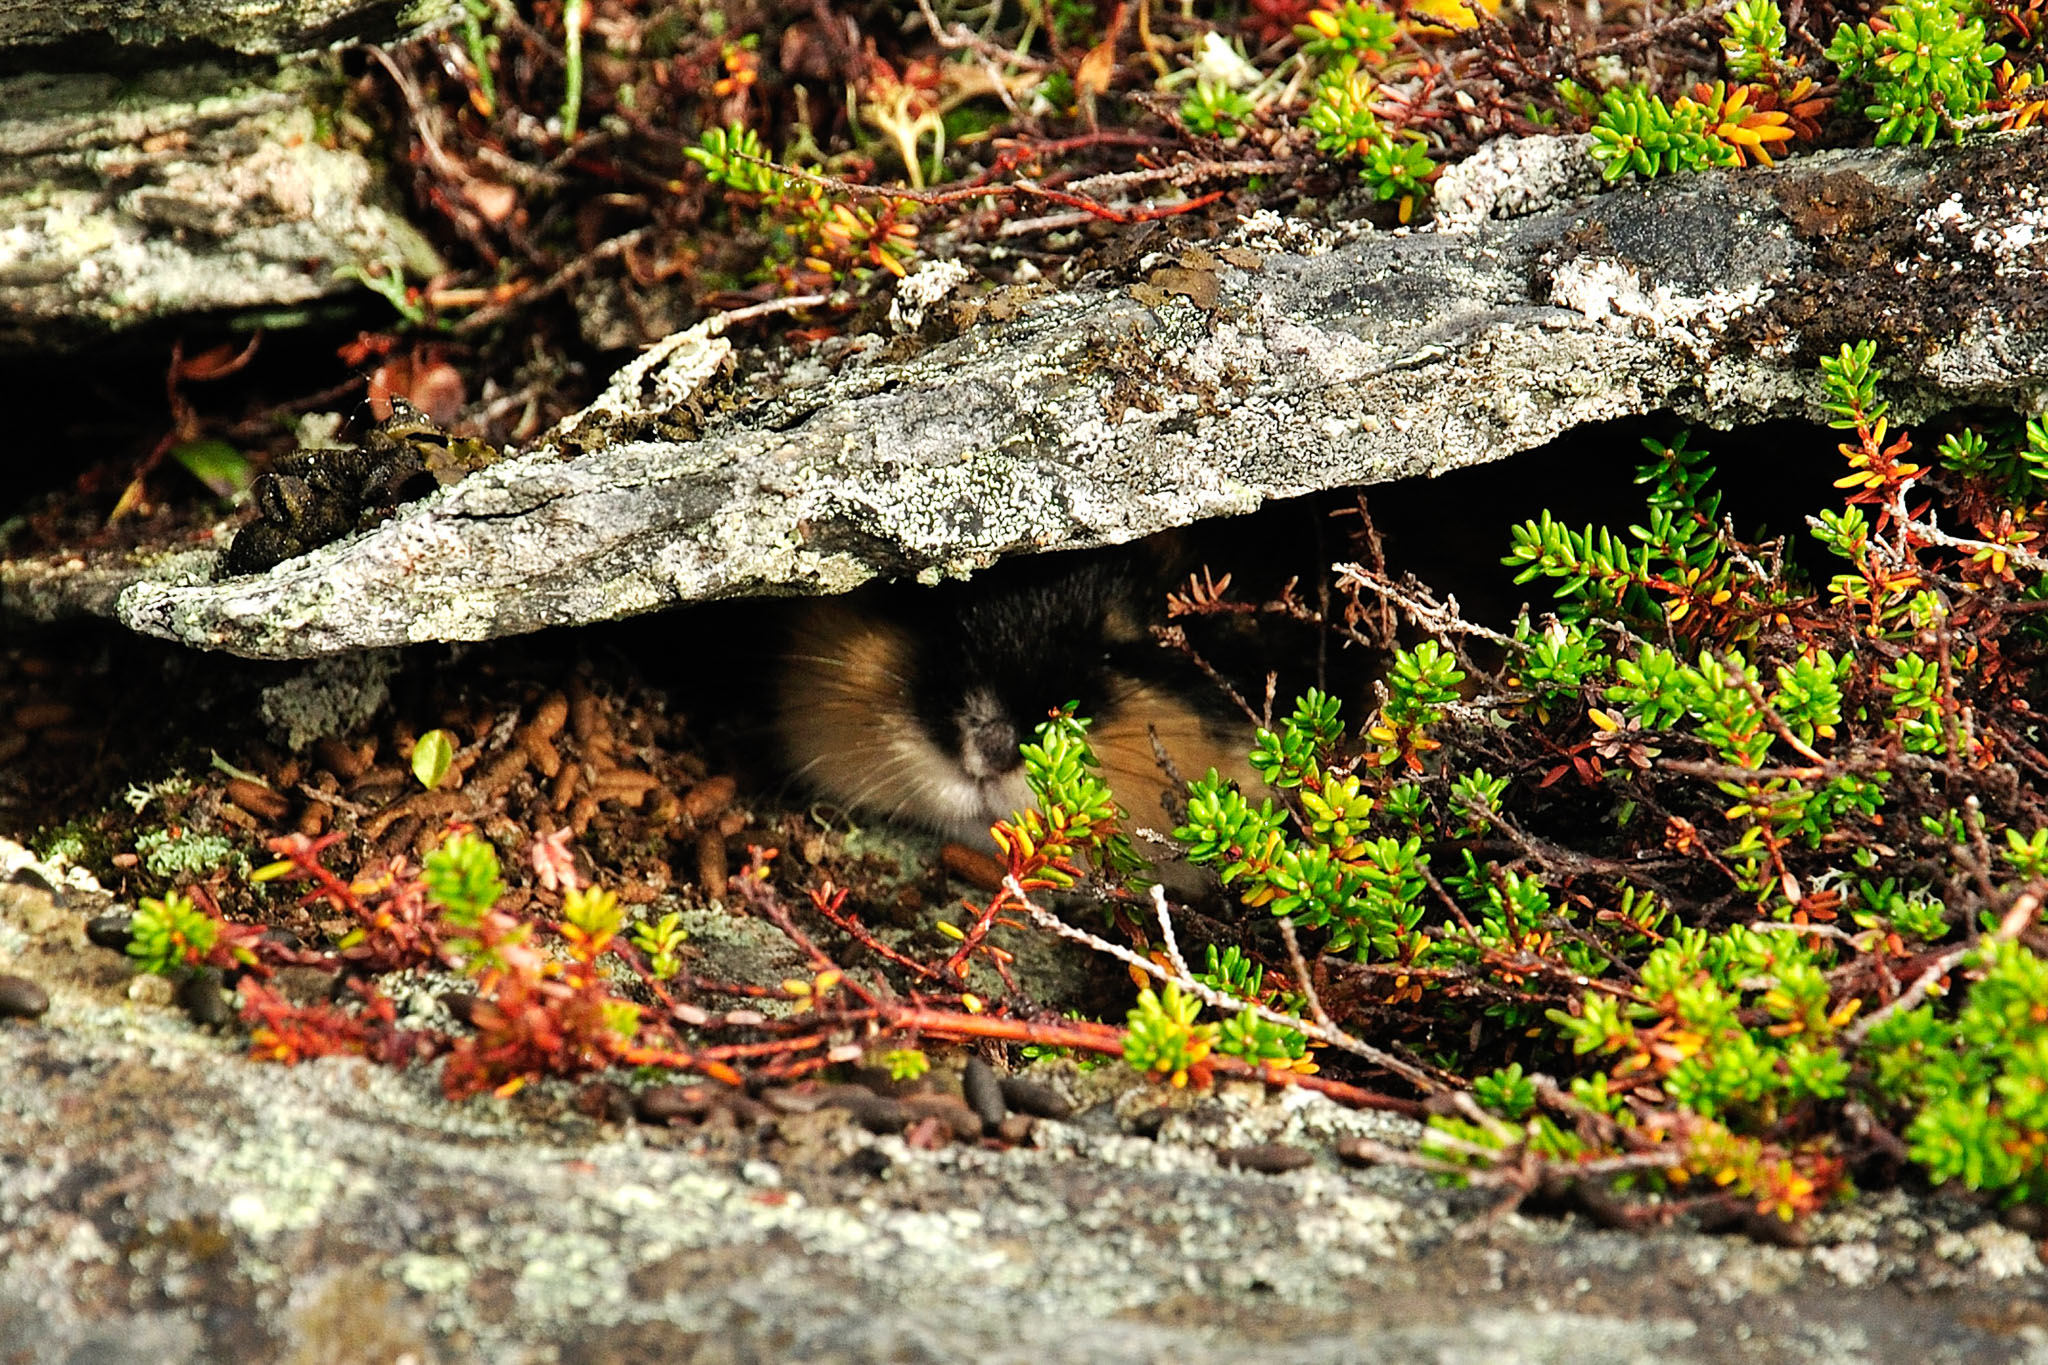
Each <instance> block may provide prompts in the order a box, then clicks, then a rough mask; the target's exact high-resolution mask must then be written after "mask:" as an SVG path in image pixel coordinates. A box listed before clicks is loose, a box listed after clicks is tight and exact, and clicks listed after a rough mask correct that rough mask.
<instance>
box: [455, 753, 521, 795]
mask: <svg viewBox="0 0 2048 1365" xmlns="http://www.w3.org/2000/svg"><path fill="white" fill-rule="evenodd" d="M531 761H532V760H531V757H530V756H529V755H528V754H527V752H526V750H524V749H522V748H519V747H517V746H514V747H513V748H511V749H508V750H506V751H505V752H504V753H502V754H499V755H498V756H497V757H496V758H494V759H492V760H491V761H490V764H489V766H488V767H486V768H485V769H484V770H483V771H482V772H481V773H479V774H477V779H476V781H474V782H472V783H470V784H469V786H470V790H471V791H473V792H475V793H476V794H477V796H478V797H488V796H496V795H497V794H498V793H499V792H501V791H503V790H505V788H507V787H509V786H511V785H512V780H513V779H514V778H516V777H518V776H519V774H521V773H523V772H525V771H526V765H527V764H528V763H529V762H531Z"/></svg>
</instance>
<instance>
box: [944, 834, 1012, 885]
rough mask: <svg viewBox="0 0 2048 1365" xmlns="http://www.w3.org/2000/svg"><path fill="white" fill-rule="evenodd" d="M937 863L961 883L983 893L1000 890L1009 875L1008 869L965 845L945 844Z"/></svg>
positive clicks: (978, 850)
mask: <svg viewBox="0 0 2048 1365" xmlns="http://www.w3.org/2000/svg"><path fill="white" fill-rule="evenodd" d="M939 862H940V863H941V864H942V865H943V866H944V867H945V869H946V871H948V872H950V873H952V874H953V875H954V876H956V877H958V878H959V879H960V880H961V881H963V882H966V883H967V884H969V885H970V886H976V887H979V888H981V889H982V890H983V891H1000V890H1002V889H1003V878H1004V877H1006V876H1008V875H1009V869H1008V868H1006V867H1004V866H1003V865H1002V864H1001V863H999V862H997V861H996V860H995V859H994V858H991V857H990V856H989V855H988V854H986V853H983V852H982V851H981V850H980V849H974V848H969V847H967V845H965V844H947V845H946V846H945V847H944V848H942V849H940V850H939Z"/></svg>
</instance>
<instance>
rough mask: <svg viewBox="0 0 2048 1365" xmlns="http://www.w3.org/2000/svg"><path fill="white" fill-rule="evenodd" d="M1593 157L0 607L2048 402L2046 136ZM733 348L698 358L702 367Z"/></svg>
mask: <svg viewBox="0 0 2048 1365" xmlns="http://www.w3.org/2000/svg"><path fill="white" fill-rule="evenodd" d="M1578 155H1580V149H1579V148H1578V147H1577V146H1576V145H1575V144H1574V143H1573V142H1571V141H1570V140H1555V141H1554V145H1552V146H1548V147H1532V146H1529V145H1527V144H1522V145H1511V146H1509V147H1505V148H1502V149H1499V150H1496V151H1493V152H1491V153H1482V158H1481V159H1476V160H1475V163H1469V164H1468V165H1467V166H1465V167H1459V168H1455V170H1454V172H1453V173H1452V174H1451V175H1448V176H1447V177H1446V179H1447V180H1448V181H1449V182H1450V183H1449V184H1448V185H1447V186H1446V187H1445V188H1444V191H1443V193H1444V199H1445V203H1446V205H1447V207H1448V209H1449V210H1450V212H1449V214H1448V215H1447V221H1446V224H1445V226H1444V227H1442V228H1441V229H1439V230H1424V231H1414V232H1394V233H1387V232H1376V231H1372V230H1369V229H1364V230H1360V231H1359V232H1356V233H1352V234H1345V233H1333V232H1330V231H1327V230H1323V229H1319V228H1311V227H1308V226H1306V225H1303V224H1297V223H1290V222H1284V221H1281V220H1278V219H1275V218H1272V217H1270V216H1264V217H1260V218H1255V219H1253V220H1250V221H1249V222H1247V223H1246V224H1245V225H1244V226H1243V227H1242V228H1241V229H1240V230H1239V231H1238V232H1237V233H1235V234H1234V235H1233V236H1232V238H1231V239H1230V240H1228V241H1227V242H1221V243H1214V244H1208V245H1204V246H1188V245H1185V244H1181V245H1177V246H1173V247H1172V248H1170V249H1169V250H1166V251H1162V252H1156V253H1154V254H1153V255H1151V256H1149V257H1146V258H1145V259H1143V260H1141V261H1140V262H1139V263H1138V265H1137V266H1136V267H1135V269H1133V270H1131V271H1128V272H1125V273H1124V274H1123V275H1121V276H1119V275H1116V274H1114V273H1113V272H1109V271H1103V272H1098V273H1097V274H1095V275H1093V276H1090V277H1089V278H1088V279H1086V280H1084V281H1083V282H1082V283H1081V284H1079V285H1078V286H1076V287H1075V288H1073V289H1071V290H1068V291H1065V292H1043V291H1041V292H1033V291H1029V290H1022V289H1018V290H1009V291H1004V292H1001V293H998V294H995V295H993V296H988V297H984V298H981V299H979V300H977V301H975V302H973V303H970V304H956V305H954V306H953V312H952V317H951V320H952V324H953V326H954V327H955V328H957V329H958V332H957V335H953V336H951V337H950V338H948V339H945V340H940V341H931V342H927V341H921V340H918V339H910V338H906V339H900V340H898V341H896V342H894V343H886V344H885V343H884V342H882V341H880V340H876V341H875V342H874V344H873V346H872V348H871V349H870V351H868V352H867V353H864V354H863V355H861V356H859V357H857V358H855V359H854V360H851V361H849V362H847V363H845V364H843V365H841V366H840V367H839V369H838V370H837V371H836V372H835V373H833V374H830V375H829V376H827V375H824V374H822V373H820V374H817V375H815V376H804V375H802V374H800V373H799V372H797V371H794V370H787V371H784V372H783V373H781V374H780V375H779V377H777V378H776V379H775V380H774V381H773V382H768V381H765V380H764V381H761V382H753V381H750V380H747V379H744V378H742V379H740V380H738V381H734V380H731V379H723V380H721V379H719V378H714V379H713V380H712V382H711V385H710V387H709V388H708V389H706V390H704V391H701V392H699V393H697V394H696V395H695V396H694V397H692V398H691V399H690V400H689V401H690V403H691V404H693V405H694V406H693V407H692V408H691V410H690V412H689V413H688V414H686V415H685V416H686V418H687V420H683V419H682V418H679V415H678V410H677V409H676V406H675V398H676V395H677V394H679V393H683V392H687V391H688V389H689V385H688V384H678V383H673V382H671V383H664V382H663V378H662V374H661V372H660V371H659V370H658V369H657V370H655V371H654V372H652V373H650V374H649V375H647V376H646V378H647V379H648V381H649V383H648V387H649V388H650V389H651V390H652V392H653V394H654V397H653V398H652V399H651V400H650V399H647V398H646V397H645V396H644V395H639V394H638V393H637V391H636V394H635V395H629V397H633V398H634V399H635V402H633V403H627V404H625V405H624V406H619V405H613V407H612V408H610V409H608V410H607V411H606V412H605V413H604V414H602V415H601V416H600V417H596V418H593V419H591V420H586V421H585V422H583V423H582V425H581V426H580V427H578V428H576V430H575V436H574V439H573V440H568V439H564V440H561V441H558V442H557V443H556V444H554V445H551V446H549V447H547V448H544V449H540V450H537V451H534V452H531V453H529V454H527V455H524V456H522V457H520V458H517V459H513V460H510V461H507V462H505V463H503V464H501V465H498V466H495V467H493V468H490V469H487V470H485V471H483V472H481V473H479V474H477V475H474V476H472V477H471V478H469V479H468V480H466V481H465V482H463V483H462V484H460V485H458V486H456V487H454V488H452V489H449V490H445V491H444V492H442V493H440V494H437V495H435V496H433V497H430V498H428V499H425V500H423V501H421V502H419V503H416V504H413V505H411V506H409V507H407V508H406V509H404V510H403V511H402V512H401V513H400V514H399V515H398V516H396V517H395V518H394V519H392V520H391V521H389V522H386V523H385V524H384V525H382V526H381V527H379V528H377V529H375V530H372V531H370V532H367V533H365V534H363V535H360V536H358V537H356V538H354V539H351V540H349V541H346V542H342V543H339V544H336V545H332V546H329V547H326V548H324V549H322V550H319V551H316V552H314V553H312V554H310V555H307V556H304V557H302V558H300V559H297V560H292V561H289V562H287V563H285V564H283V565H280V566H279V567H278V568H277V569H275V570H273V571H272V572H270V573H268V574H266V575H262V576H258V577H252V578H247V579H240V580H235V581H229V582H223V583H218V584H215V583H208V582H206V581H204V572H205V567H206V564H205V561H204V560H203V559H202V558H201V557H199V556H192V555H188V556H185V557H183V558H181V559H178V560H174V561H171V562H168V563H163V564H159V565H156V566H154V567H148V566H140V565H132V564H131V565H122V566H114V567H112V568H109V567H108V566H105V565H89V564H85V563H73V564H70V565H65V566H55V567H53V566H48V565H14V566H10V567H8V568H7V570H6V572H5V573H4V575H0V606H11V607H12V608H13V609H14V610H15V611H16V612H18V613H21V614H28V615H39V616H48V615H52V614H60V613H63V612H65V611H68V610H81V609H101V610H111V611H112V613H113V614H115V615H116V616H118V618H119V619H120V620H122V621H124V622H125V623H127V624H128V625H130V626H131V627H133V628H135V629H138V630H143V631H148V632H151V633H155V634H159V635H164V636H167V637H170V638H173V639H177V640H182V641H185V642H188V643H191V644H194V645H199V646H203V647H206V648H213V649H226V650H232V651H234V652H237V653H241V654H246V655H251V656H256V657H275V658H294V657H310V656H314V655H320V654H327V653H335V652H339V651H344V650H350V649H360V648H366V647H375V646H386V645H397V644H406V643H412V642H418V641H427V640H473V639H481V638H488V637H492V636H498V635H506V634H515V633H519V632H525V631H532V630H538V629H541V628H543V627H547V626H554V625H564V624H575V623H580V622H588V621H593V620H601V619H608V618H614V617H621V616H627V615H631V614H634V613H638V612H646V611H652V610H656V609H658V608H661V607H665V606H669V605H672V604H675V603H680V602H688V601H693V600H700V599H706V598H718V597H727V596H734V595H741V594H750V593H814V592H836V591H842V590H845V589H847V588H850V587H852V586H854V585H856V584H858V583H860V582H861V581H863V580H865V579H868V578H870V577H873V576H876V575H886V576H897V577H901V576H910V575H919V574H923V575H927V576H930V575H934V574H940V573H964V572H970V571H972V570H973V569H975V568H978V567H982V566H985V565H987V564H988V563H990V562H992V561H993V560H995V559H996V558H998V557H1000V556H1003V555H1006V554H1011V553H1016V552H1019V551H1029V550H1039V549H1053V548H1061V547H1068V546H1087V545H1098V544H1103V543H1110V542H1119V541H1124V540H1128V539H1132V538H1134V537H1138V536H1142V535H1145V534H1148V533H1150V532H1154V531H1158V530H1161V529H1163V528H1166V527H1170V526H1176V525H1184V524H1187V523H1189V522H1192V521H1195V520H1198V519H1201V518H1205V517H1211V516H1216V515H1219V514H1226V513H1235V512H1243V511H1247V510H1249V509H1251V508H1253V507H1256V506H1257V505H1258V504H1259V503H1260V502H1261V501H1263V500H1265V499H1268V498H1278V497H1287V496H1290V495H1295V494H1300V493H1305V492H1309V491H1313V490H1318V489H1327V488H1333V487H1342V486H1346V485H1353V484H1363V483H1372V482H1377V481H1381V480H1387V479H1395V478H1402V477H1408V476H1412V475H1427V474H1436V473H1441V472H1443V471H1445V470H1449V469H1453V468H1457V467H1459V466H1463V465H1470V464H1474V463H1478V462H1482V461H1486V460H1492V459H1499V458H1502V457H1505V456H1508V455H1511V454H1514V453H1516V452H1518V451H1522V450H1527V449H1530V448H1533V447H1535V446H1538V445H1541V444H1543V443H1545V442H1547V441H1549V440H1551V439H1553V438H1554V437H1556V436H1558V435H1559V434H1561V433H1563V432H1566V431H1569V430H1571V429H1572V428H1574V427H1576V426H1580V425H1582V424H1585V423H1589V422H1598V421H1604V420H1609V419H1613V418H1620V417H1627V416H1632V415H1637V414H1643V413H1649V412H1654V411H1658V410H1664V409H1669V410H1673V411H1676V412H1677V413H1678V414H1680V415H1681V416H1682V417H1684V418H1685V419H1687V420H1690V421H1698V422H1705V423H1709V424H1713V425H1716V426H1722V427H1727V426H1733V425H1737V424H1740V423H1745V422H1752V421H1757V420H1759V419H1763V418H1769V417H1782V416H1795V415H1807V416H1812V415H1817V413H1818V408H1817V402H1816V400H1817V396H1818V393H1819V386H1818V382H1817V376H1816V373H1815V366H1814V359H1815V357H1816V355H1817V354H1819V353H1820V352H1822V351H1824V350H1832V349H1834V348H1835V347H1836V346H1838V345H1839V344H1840V343H1841V342H1842V341H1845V340H1851V339H1857V338H1862V337H1866V336H1868V337H1873V338H1875V339H1877V340H1878V341H1879V343H1880V344H1881V346H1882V347H1883V351H1882V354H1883V356H1884V361H1885V363H1886V364H1887V366H1888V367H1889V370H1890V373H1891V374H1892V376H1893V377H1894V379H1895V381H1896V383H1895V384H1894V385H1893V386H1892V387H1891V388H1890V389H1889V390H1888V395H1889V396H1890V397H1891V398H1892V400H1893V401H1894V403H1895V405H1896V407H1897V410H1898V411H1899V412H1900V413H1901V415H1902V416H1903V417H1904V418H1906V419H1907V420H1912V419H1913V418H1915V417H1918V416H1922V415H1924V414H1926V413H1927V412H1929V411H1931V410H1936V409H1940V408H1943V407H1951V406H1958V405H1963V404H1969V403H1988V404H1996V405H1999V406H2002V407H2007V408H2014V407H2017V408H2029V407H2032V406H2035V405H2036V400H2037V399H2038V397H2039V395H2040V394H2041V393H2042V391H2043V388H2044V386H2048V319H2044V315H2043V311H2042V308H2041V300H2042V291H2043V280H2044V266H2048V234H2041V235H2039V236H2037V235H2036V234H2035V231H2034V224H2035V221H2036V220H2037V218H2038V216H2039V214H2040V212H2041V209H2040V206H2039V202H2038V200H2039V191H2040V188H2041V186H2042V184H2043V182H2044V179H2048V141H2044V140H2043V139H2042V137H2041V136H2040V135H2038V134H2030V135H2020V136H2013V137H2007V138H2001V139H1999V140H1997V141H1996V142H1994V143H1992V144H1990V145H1987V146H1978V147H1972V148H1967V149H1962V150H1953V149H1951V150H1938V151H1931V152H1921V153H1914V152H1905V153H1902V152H1899V151H1896V150H1890V151H1884V152H1854V151H1851V152H1835V153H1828V154H1824V155H1818V156H1812V157H1802V158H1799V159H1797V160H1794V161H1789V162H1786V163H1784V164H1783V165H1781V166H1779V167H1778V168H1776V169H1774V170H1771V169H1752V170H1748V171H1740V172H1731V173H1717V174H1713V175H1702V176H1692V177H1681V178H1674V179H1672V180H1670V181H1668V182H1662V183H1658V184H1655V185H1651V186H1641V187H1628V188H1624V189H1621V190H1619V191H1616V192H1614V193H1609V194H1605V195H1601V196H1598V197H1595V198H1591V199H1574V200H1571V201H1569V202H1567V203H1564V204H1562V205H1555V204H1554V205H1552V206H1550V207H1537V205H1538V204H1539V203H1540V202H1541V199H1540V196H1537V197H1532V196H1531V195H1530V194H1529V193H1528V192H1527V186H1528V185H1530V184H1537V185H1540V186H1547V187H1548V188H1547V190H1546V192H1547V193H1573V192H1576V191H1578V190H1579V189H1582V188H1583V187H1584V176H1583V174H1582V173H1580V171H1579V169H1578V168H1576V167H1575V163H1573V162H1572V161H1570V160H1569V158H1572V157H1576V156H1578ZM1503 158H1505V159H1503ZM1500 215H1520V216H1509V217H1505V218H1503V217H1501V216H1500ZM933 311H934V309H933V308H932V307H931V306H929V305H927V306H926V312H927V313H928V314H929V313H931V312H933ZM723 344H724V343H723V342H722V341H718V342H715V343H712V342H709V341H707V345H706V346H705V347H698V348H695V349H694V350H692V348H689V347H683V348H679V350H678V355H677V356H676V357H675V360H674V364H675V365H678V366H685V367H693V368H692V374H693V375H694V374H697V373H704V372H709V371H711V370H714V369H715V368H716V362H717V360H718V359H719V357H720V355H721V354H722V353H721V352H720V351H719V350H718V347H721V346H723ZM746 373H747V370H746V368H745V367H742V368H741V374H742V375H745V374H746ZM721 384H723V385H725V386H726V388H725V389H724V391H721V389H720V385H721ZM635 403H637V406H635ZM707 407H708V408H710V409H711V411H712V415H710V416H704V415H703V411H704V409H705V408H707ZM679 421H680V423H681V428H682V429H683V433H684V435H685V436H686V437H687V439H681V438H678V436H677V435H675V434H674V433H675V432H676V431H677V430H678V422H679ZM67 578H68V579H69V580H75V583H76V590H75V591H73V590H72V589H71V588H70V587H69V586H68V585H67Z"/></svg>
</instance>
